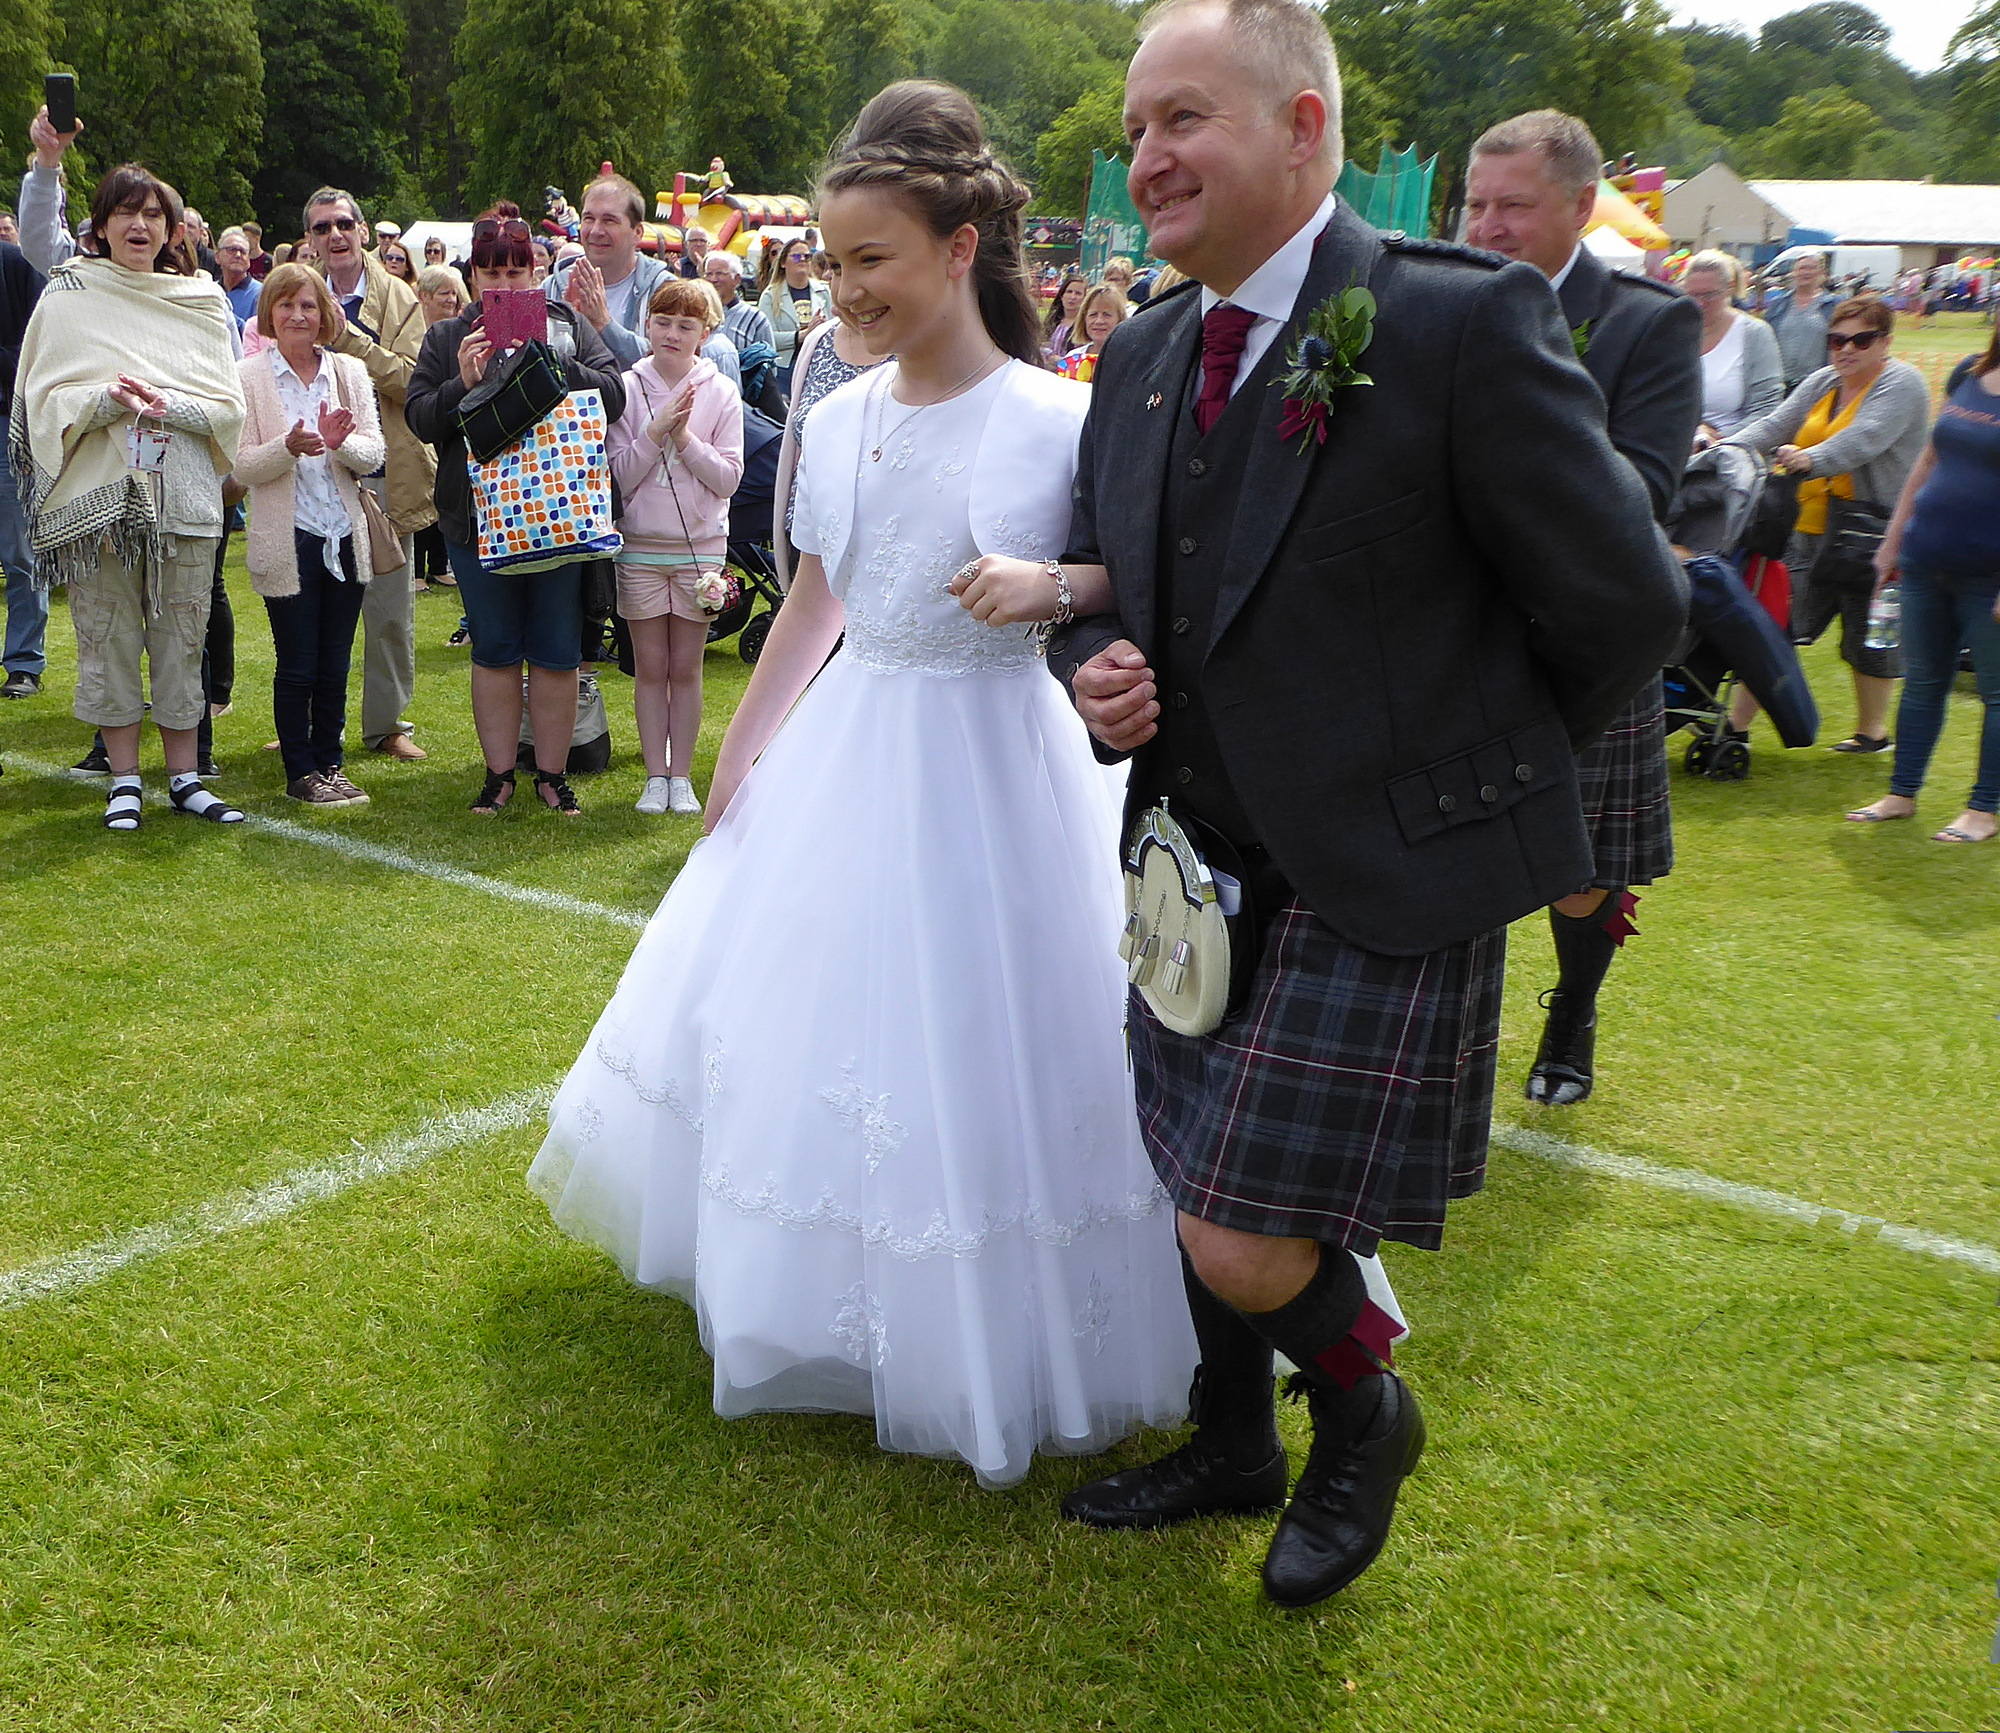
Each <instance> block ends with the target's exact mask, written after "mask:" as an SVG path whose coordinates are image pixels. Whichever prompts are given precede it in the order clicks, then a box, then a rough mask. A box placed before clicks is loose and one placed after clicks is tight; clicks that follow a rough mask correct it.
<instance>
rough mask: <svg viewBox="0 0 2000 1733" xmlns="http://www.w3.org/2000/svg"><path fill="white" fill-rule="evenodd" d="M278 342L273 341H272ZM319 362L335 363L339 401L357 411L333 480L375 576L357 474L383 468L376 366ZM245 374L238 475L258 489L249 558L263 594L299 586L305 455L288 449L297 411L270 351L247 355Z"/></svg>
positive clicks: (360, 567)
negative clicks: (283, 392)
mask: <svg viewBox="0 0 2000 1733" xmlns="http://www.w3.org/2000/svg"><path fill="white" fill-rule="evenodd" d="M271 347H274V346H273V345H270V344H267V345H265V348H266V349H267V350H268V349H269V348H271ZM319 364H320V365H321V366H322V367H331V368H332V369H333V381H334V392H333V399H334V402H335V403H336V405H338V406H340V407H343V408H345V409H347V410H348V411H349V412H351V413H352V415H353V416H354V431H353V432H352V433H350V434H349V435H348V436H347V439H346V442H345V443H344V444H343V445H342V446H341V448H340V449H339V450H338V451H336V452H333V453H332V454H331V455H332V458H333V485H334V491H335V492H337V493H338V494H339V495H340V501H341V504H343V505H344V506H346V507H347V521H348V523H349V524H351V525H352V526H353V531H354V575H355V576H356V577H357V578H359V579H360V580H361V582H362V583H364V584H365V583H366V582H367V581H368V580H369V578H371V577H372V576H374V568H373V566H372V564H371V563H370V560H369V557H368V520H367V519H366V518H364V517H363V516H362V515H361V487H360V484H359V483H358V482H357V481H356V480H355V477H356V476H362V475H372V474H373V473H374V472H375V471H376V470H378V469H380V468H381V467H382V458H383V453H384V451H385V449H386V447H385V446H384V445H383V442H382V415H381V411H380V410H379V409H377V407H376V405H375V386H374V382H373V381H372V380H370V379H369V377H368V369H367V368H365V367H363V366H362V365H361V363H360V362H359V361H357V360H355V359H354V357H353V356H351V355H336V354H334V353H333V352H332V351H331V350H327V349H322V350H321V351H320V352H319ZM237 371H238V372H239V373H240V374H241V375H242V377H243V403H244V418H243V441H242V444H241V446H240V447H239V448H238V450H237V454H236V479H237V480H238V481H240V482H242V483H244V484H245V485H246V486H247V487H248V488H249V489H250V536H249V546H248V548H247V550H246V553H245V556H244V557H245V563H246V564H247V565H248V566H249V568H250V587H251V588H252V589H253V590H255V591H256V592H257V594H258V595H260V596H296V595H297V594H298V593H299V557H298V550H297V548H296V547H295V546H294V544H293V541H292V475H293V472H294V471H295V470H296V469H297V468H298V461H299V460H298V459H297V458H295V457H294V456H293V455H292V454H291V453H290V452H289V451H287V450H286V449H285V435H286V434H288V433H290V432H291V430H292V417H291V416H289V415H287V414H286V413H285V405H284V400H283V399H282V398H280V397H279V395H278V382H277V380H275V379H274V378H272V377H271V357H270V355H269V354H267V353H265V352H264V351H259V352H258V353H257V354H255V355H246V356H244V357H243V359H242V361H241V362H240V363H239V364H238V366H237Z"/></svg>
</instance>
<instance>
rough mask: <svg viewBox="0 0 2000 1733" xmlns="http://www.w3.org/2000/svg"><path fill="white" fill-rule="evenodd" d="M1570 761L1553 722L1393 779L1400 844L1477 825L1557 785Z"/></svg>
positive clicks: (1391, 796) (1392, 796) (1391, 801)
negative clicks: (1458, 827) (1400, 832)
mask: <svg viewBox="0 0 2000 1733" xmlns="http://www.w3.org/2000/svg"><path fill="white" fill-rule="evenodd" d="M1569 762H1570V749H1569V741H1568V738H1567V737H1566V736H1565V735H1564V733H1563V730H1562V725H1561V724H1560V723H1558V722H1555V721H1553V720H1551V721H1547V722H1537V723H1532V724H1530V725H1529V726H1528V727H1526V728H1521V729H1517V730H1515V731H1514V732H1513V733H1511V734H1502V735H1497V736H1495V737H1494V738H1493V739H1491V740H1486V741H1482V742H1481V743H1480V744H1479V745H1477V746H1475V747H1472V748H1471V749H1470V750H1469V751H1465V752H1460V753H1457V754H1455V755H1454V756H1452V757H1450V758H1441V759H1439V760H1437V761H1436V762H1435V763H1433V764H1427V765H1425V766H1424V767H1423V768H1422V769H1421V770H1412V771H1408V772H1406V773H1405V774H1403V775H1401V776H1398V777H1393V778H1391V779H1390V781H1389V784H1388V792H1389V804H1390V806H1391V807H1392V808H1393V809H1394V810H1395V814H1396V823H1397V825H1398V826H1399V827H1400V828H1401V830H1402V832H1403V840H1404V841H1405V842H1413V843H1414V842H1422V841H1423V840H1424V839H1425V838H1426V837H1432V836H1436V835H1437V834H1438V833H1439V832H1441V831H1446V830H1450V829H1452V828H1453V827H1454V826H1456V825H1461V824H1478V823H1480V822H1482V821H1483V820H1485V819H1489V818H1493V817H1495V816H1496V815H1498V814H1499V813H1503V812H1505V811H1506V810H1507V809H1508V808H1509V807H1511V806H1514V805H1516V804H1517V803H1518V802H1520V801H1521V800H1522V799H1523V798H1525V797H1526V796H1528V795H1530V794H1540V793H1541V792H1542V791H1543V790H1544V789H1547V788H1553V787H1554V786H1555V785H1556V784H1557V783H1559V782H1561V781H1562V779H1563V776H1564V774H1565V772H1566V770H1567V769H1568V766H1569Z"/></svg>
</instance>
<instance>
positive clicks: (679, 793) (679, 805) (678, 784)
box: [648, 776, 701, 814]
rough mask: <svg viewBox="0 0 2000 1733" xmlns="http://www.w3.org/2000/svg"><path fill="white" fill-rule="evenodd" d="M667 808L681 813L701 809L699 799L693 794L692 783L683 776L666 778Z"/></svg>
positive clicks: (695, 811) (694, 811)
mask: <svg viewBox="0 0 2000 1733" xmlns="http://www.w3.org/2000/svg"><path fill="white" fill-rule="evenodd" d="M648 786H649V787H650V786H651V785H650V784H648ZM667 810H668V811H669V812H678V813H683V814H688V813H697V812H699V811H701V801H700V800H699V799H698V798H697V797H696V795H695V792H694V784H693V783H692V782H690V781H689V780H688V779H687V778H686V777H685V776H674V777H669V778H668V779H667Z"/></svg>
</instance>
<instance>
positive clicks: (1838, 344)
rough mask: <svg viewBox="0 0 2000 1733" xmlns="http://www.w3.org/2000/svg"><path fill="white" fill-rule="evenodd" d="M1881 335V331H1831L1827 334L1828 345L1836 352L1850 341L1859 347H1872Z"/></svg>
mask: <svg viewBox="0 0 2000 1733" xmlns="http://www.w3.org/2000/svg"><path fill="white" fill-rule="evenodd" d="M1881 336H1882V333H1881V332H1880V331H1829V332H1828V333H1827V334H1826V346H1827V347H1828V348H1829V349H1831V350H1833V351H1834V352H1835V353H1838V352H1839V351H1840V350H1842V349H1845V348H1846V347H1847V346H1848V345H1849V344H1850V343H1851V344H1853V345H1854V347H1855V348H1857V349H1872V348H1874V347H1875V344H1876V343H1877V342H1878V341H1879V340H1880V338H1881Z"/></svg>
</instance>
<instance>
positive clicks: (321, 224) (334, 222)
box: [312, 217, 354, 235]
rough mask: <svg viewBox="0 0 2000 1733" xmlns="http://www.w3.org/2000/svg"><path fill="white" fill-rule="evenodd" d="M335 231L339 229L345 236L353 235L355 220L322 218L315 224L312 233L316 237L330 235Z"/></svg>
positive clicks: (350, 218)
mask: <svg viewBox="0 0 2000 1733" xmlns="http://www.w3.org/2000/svg"><path fill="white" fill-rule="evenodd" d="M335 229H338V230H339V231H340V232H341V233H342V234H343V235H347V234H352V233H353V232H354V219H353V218H352V217H321V218H320V220H319V221H318V222H316V223H314V224H313V226H312V233H313V234H315V235H328V234H331V233H332V232H333V231H334V230H335Z"/></svg>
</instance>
